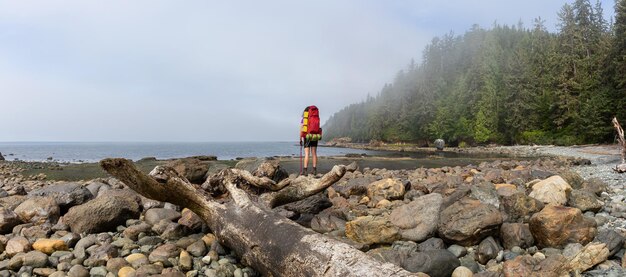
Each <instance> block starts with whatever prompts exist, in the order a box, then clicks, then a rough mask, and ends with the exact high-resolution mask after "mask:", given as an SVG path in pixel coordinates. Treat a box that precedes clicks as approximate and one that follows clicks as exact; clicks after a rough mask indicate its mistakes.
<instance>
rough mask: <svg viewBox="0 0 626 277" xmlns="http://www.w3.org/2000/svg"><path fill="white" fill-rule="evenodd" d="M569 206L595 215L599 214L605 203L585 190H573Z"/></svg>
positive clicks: (568, 202)
mask: <svg viewBox="0 0 626 277" xmlns="http://www.w3.org/2000/svg"><path fill="white" fill-rule="evenodd" d="M567 204H568V205H569V206H570V207H574V208H578V209H580V210H581V211H582V212H586V211H592V212H594V213H597V212H599V211H600V210H601V209H602V206H604V203H603V202H602V201H600V199H598V197H597V196H596V195H595V194H593V193H592V192H589V191H584V190H573V191H572V193H571V194H570V197H569V200H568V201H567Z"/></svg>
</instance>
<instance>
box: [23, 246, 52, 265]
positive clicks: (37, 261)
mask: <svg viewBox="0 0 626 277" xmlns="http://www.w3.org/2000/svg"><path fill="white" fill-rule="evenodd" d="M23 259H24V263H23V265H24V266H32V267H45V266H46V264H47V263H48V255H46V254H44V253H42V252H40V251H37V250H35V251H30V252H28V253H26V254H24V256H23Z"/></svg>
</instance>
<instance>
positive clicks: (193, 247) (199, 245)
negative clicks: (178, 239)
mask: <svg viewBox="0 0 626 277" xmlns="http://www.w3.org/2000/svg"><path fill="white" fill-rule="evenodd" d="M186 250H187V252H189V254H191V255H192V256H194V257H202V256H204V255H205V254H206V253H207V248H206V245H205V244H204V241H202V240H199V241H196V242H194V243H192V244H190V245H189V246H187V249H186Z"/></svg>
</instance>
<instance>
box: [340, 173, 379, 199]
mask: <svg viewBox="0 0 626 277" xmlns="http://www.w3.org/2000/svg"><path fill="white" fill-rule="evenodd" d="M374 181H376V179H375V178H374V177H359V178H354V179H349V180H347V181H346V182H338V183H335V184H334V185H333V186H332V188H333V189H335V191H336V192H337V193H339V195H341V196H342V197H345V198H350V196H352V195H364V194H366V193H367V186H368V185H369V184H370V183H372V182H374Z"/></svg>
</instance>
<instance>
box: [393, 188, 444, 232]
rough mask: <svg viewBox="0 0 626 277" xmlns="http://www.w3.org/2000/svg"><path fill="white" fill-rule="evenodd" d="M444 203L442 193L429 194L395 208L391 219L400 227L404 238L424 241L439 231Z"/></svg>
mask: <svg viewBox="0 0 626 277" xmlns="http://www.w3.org/2000/svg"><path fill="white" fill-rule="evenodd" d="M442 203H443V197H441V194H438V193H431V194H427V195H424V196H421V197H419V198H417V199H415V200H413V201H411V202H410V203H408V204H405V205H402V206H400V207H398V208H395V209H394V210H393V211H392V212H391V215H390V216H389V220H390V221H391V222H392V223H393V224H394V225H395V226H396V227H398V228H400V236H401V237H402V239H405V240H412V241H422V240H425V239H427V238H429V237H431V236H432V235H433V234H434V233H435V231H437V223H438V222H439V212H440V211H441V204H442Z"/></svg>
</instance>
